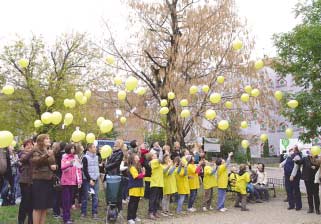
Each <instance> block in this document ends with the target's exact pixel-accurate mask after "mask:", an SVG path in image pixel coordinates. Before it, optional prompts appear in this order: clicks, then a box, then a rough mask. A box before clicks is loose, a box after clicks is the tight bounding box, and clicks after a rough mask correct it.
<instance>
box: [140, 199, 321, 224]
mask: <svg viewBox="0 0 321 224" xmlns="http://www.w3.org/2000/svg"><path fill="white" fill-rule="evenodd" d="M303 206H304V208H303V210H301V211H295V210H291V211H288V210H287V203H284V202H283V201H282V200H281V198H277V199H272V201H270V202H268V203H263V204H249V205H248V208H249V209H250V211H249V212H241V211H240V210H239V209H235V208H230V209H229V210H228V211H227V212H226V213H220V212H217V211H215V212H206V213H198V214H194V215H186V216H185V217H176V218H168V219H163V220H161V221H157V222H153V221H145V220H144V222H143V223H144V224H145V223H148V224H152V223H159V224H161V223H167V224H180V223H184V224H185V223H188V224H207V223H208V224H320V223H321V215H316V214H307V208H306V207H307V202H306V198H303Z"/></svg>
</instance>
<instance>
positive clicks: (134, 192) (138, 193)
mask: <svg viewBox="0 0 321 224" xmlns="http://www.w3.org/2000/svg"><path fill="white" fill-rule="evenodd" d="M129 172H130V174H131V175H132V177H133V178H134V179H135V178H136V177H137V176H138V171H137V169H136V168H135V167H134V166H132V167H130V169H129ZM128 194H129V196H134V197H143V196H144V187H134V188H130V189H129V193H128Z"/></svg>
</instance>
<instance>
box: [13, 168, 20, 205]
mask: <svg viewBox="0 0 321 224" xmlns="http://www.w3.org/2000/svg"><path fill="white" fill-rule="evenodd" d="M13 180H14V193H15V194H14V195H15V199H17V198H20V197H21V189H20V184H19V180H20V174H19V173H17V174H16V175H14V176H13Z"/></svg>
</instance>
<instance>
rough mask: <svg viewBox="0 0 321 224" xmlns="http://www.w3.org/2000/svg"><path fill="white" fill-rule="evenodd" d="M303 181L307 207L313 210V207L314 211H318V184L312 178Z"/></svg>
mask: <svg viewBox="0 0 321 224" xmlns="http://www.w3.org/2000/svg"><path fill="white" fill-rule="evenodd" d="M304 183H305V187H306V189H307V194H308V203H309V209H310V210H312V211H313V209H314V208H315V211H320V198H319V184H315V183H314V180H310V181H304ZM313 200H314V203H313ZM313 204H314V206H313Z"/></svg>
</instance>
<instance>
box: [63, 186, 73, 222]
mask: <svg viewBox="0 0 321 224" xmlns="http://www.w3.org/2000/svg"><path fill="white" fill-rule="evenodd" d="M73 190H74V186H62V211H63V220H64V222H67V221H69V220H70V209H71V205H72V199H73V196H74V192H73Z"/></svg>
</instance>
